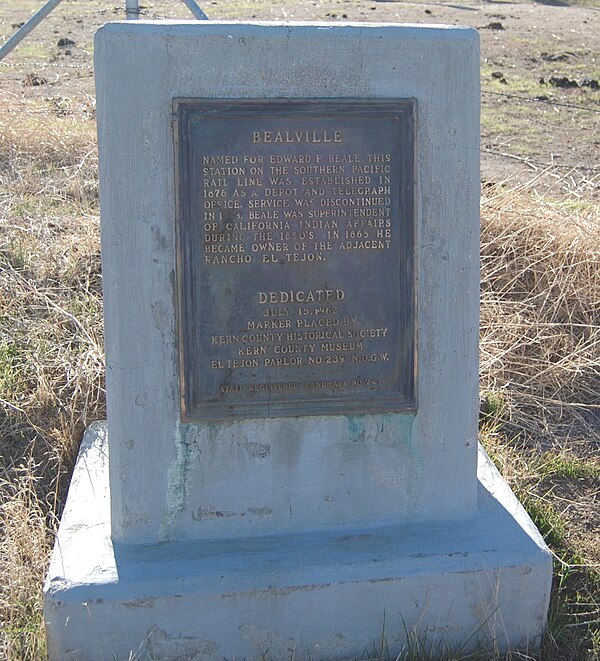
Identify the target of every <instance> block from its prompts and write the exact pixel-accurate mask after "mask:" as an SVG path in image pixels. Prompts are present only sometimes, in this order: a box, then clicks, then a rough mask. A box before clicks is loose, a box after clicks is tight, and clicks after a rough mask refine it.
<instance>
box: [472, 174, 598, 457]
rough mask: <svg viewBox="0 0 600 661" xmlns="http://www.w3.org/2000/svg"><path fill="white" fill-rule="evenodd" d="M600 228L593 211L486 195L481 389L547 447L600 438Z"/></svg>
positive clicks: (493, 191)
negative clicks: (489, 394) (490, 393)
mask: <svg viewBox="0 0 600 661" xmlns="http://www.w3.org/2000/svg"><path fill="white" fill-rule="evenodd" d="M599 227H600V215H599V210H598V207H597V206H595V205H591V204H590V205H584V204H580V205H579V208H578V207H577V206H575V208H565V207H564V206H561V205H559V204H557V203H553V202H551V201H547V200H544V199H537V200H533V199H532V198H531V197H529V196H527V195H524V194H523V193H522V192H519V191H518V190H517V191H514V190H510V189H509V190H506V189H504V188H502V187H495V186H491V187H488V188H487V189H485V190H484V195H483V198H482V283H481V297H482V300H481V387H482V390H483V391H484V392H486V391H487V392H492V393H495V396H496V397H500V398H501V399H503V400H506V404H507V406H506V412H507V416H506V420H505V424H506V425H511V424H512V426H513V428H514V431H515V433H526V434H527V435H528V436H529V437H530V438H532V439H535V441H534V442H535V443H536V444H537V445H539V446H541V447H542V448H544V449H549V448H554V449H556V446H557V444H559V445H560V444H563V443H564V442H572V441H574V440H575V441H576V440H578V439H585V441H586V444H588V446H589V449H590V455H591V454H592V453H593V452H594V451H595V450H597V449H598V443H599V441H600V364H599V362H598V356H599V355H600V233H599Z"/></svg>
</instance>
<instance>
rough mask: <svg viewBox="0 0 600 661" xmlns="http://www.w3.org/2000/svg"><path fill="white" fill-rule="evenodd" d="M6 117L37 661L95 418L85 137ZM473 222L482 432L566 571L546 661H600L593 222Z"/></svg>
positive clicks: (6, 285)
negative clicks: (56, 545) (52, 562)
mask: <svg viewBox="0 0 600 661" xmlns="http://www.w3.org/2000/svg"><path fill="white" fill-rule="evenodd" d="M0 103H2V104H3V107H0V117H1V118H2V119H1V122H2V123H1V124H0V184H1V186H0V190H1V191H2V192H1V193H0V434H1V438H2V444H1V446H0V657H2V658H8V659H41V658H43V657H44V640H43V629H42V623H41V608H40V607H41V587H42V582H43V577H44V573H45V570H46V566H47V561H48V557H49V553H50V550H51V546H52V541H53V535H54V532H55V530H56V526H57V520H58V516H59V514H60V512H61V509H62V506H63V504H64V498H65V490H66V486H67V484H68V478H69V475H70V471H71V469H72V465H73V462H74V459H75V455H76V451H77V446H78V442H79V439H80V437H81V434H82V431H83V429H84V427H85V426H86V425H88V424H89V423H90V422H91V421H92V420H94V419H97V418H99V417H102V416H103V415H104V403H103V402H104V395H103V352H102V326H101V322H102V312H101V292H100V284H101V275H100V263H99V245H98V222H99V220H98V210H97V179H96V165H97V163H96V152H95V133H94V123H93V121H92V113H91V112H90V111H89V108H88V109H85V108H83V109H82V110H81V111H80V112H77V113H70V114H68V115H67V116H63V115H61V114H60V113H56V112H52V111H51V110H50V112H47V111H42V112H39V111H38V110H39V107H38V106H35V107H34V108H30V107H26V108H25V111H26V112H25V113H23V110H24V107H23V105H22V104H20V102H19V100H18V99H16V98H12V97H8V96H6V95H5V96H4V101H0ZM28 108H29V109H28ZM42 110H43V109H42ZM482 216H483V218H482V271H483V274H482V327H481V381H482V393H483V415H482V428H483V435H484V437H485V440H486V443H487V446H488V448H489V449H490V450H491V451H492V453H493V455H494V458H495V459H496V460H497V462H498V463H499V464H500V465H501V467H502V468H503V471H504V473H505V475H506V476H507V478H508V479H509V481H510V482H511V484H512V486H513V488H515V490H516V491H517V492H518V493H519V495H520V496H521V497H522V498H523V499H524V500H526V501H528V505H529V506H530V511H532V513H533V514H534V516H537V517H538V518H537V521H538V523H539V524H540V525H541V526H542V528H544V526H546V527H548V529H547V530H545V533H546V537H547V539H549V541H550V542H551V543H553V545H554V548H555V551H556V552H557V554H560V555H561V557H562V558H563V561H565V560H566V562H567V563H568V564H569V567H568V569H565V571H562V570H559V571H557V586H556V590H555V601H554V605H553V616H552V617H553V620H552V621H553V622H554V623H556V626H553V627H552V628H551V629H550V632H549V635H548V637H547V640H546V642H545V647H544V652H543V656H542V657H539V658H543V659H563V658H564V659H576V658H577V659H590V660H591V659H594V658H600V635H599V634H598V632H599V631H600V627H598V625H597V623H596V624H594V620H600V616H599V615H598V603H599V602H600V595H599V593H598V586H599V585H600V581H599V580H598V578H597V576H595V575H594V574H593V570H592V568H591V567H590V564H591V563H592V562H600V551H599V543H598V535H597V533H596V532H595V530H597V528H596V529H594V527H593V525H592V524H593V523H594V522H597V523H600V519H599V516H600V514H599V513H600V502H599V500H598V489H599V488H600V481H599V480H598V476H599V475H600V467H598V465H597V464H595V463H594V460H593V459H592V458H593V456H594V453H596V452H597V450H598V446H599V443H600V424H599V422H600V409H599V407H600V368H599V365H598V354H599V351H598V349H599V347H600V323H599V322H600V319H599V315H600V268H599V264H600V245H599V232H598V224H599V217H598V209H597V207H594V206H592V205H585V204H581V203H580V204H578V205H574V206H565V205H564V204H558V203H555V202H552V201H548V200H544V199H535V198H533V197H532V196H531V195H530V194H529V192H528V191H524V190H510V189H509V188H507V187H497V186H496V187H486V188H485V190H484V196H483V200H482ZM544 507H545V508H546V509H544ZM536 508H537V509H536ZM583 511H585V512H586V513H587V517H588V518H587V522H588V523H590V526H589V527H588V528H586V526H585V525H582V521H583V520H584V519H585V517H583V516H582V512H583ZM553 514H555V515H556V518H555V519H553V518H552V515H553ZM538 515H539V516H538ZM561 526H562V528H561ZM559 528H561V529H560V530H559ZM553 535H554V536H553ZM577 559H579V560H580V561H581V563H583V564H585V565H586V567H585V571H583V570H581V569H580V568H579V569H578V568H576V567H572V565H573V564H575V563H576V560H577ZM561 567H562V565H561ZM565 567H567V565H565ZM569 581H571V582H569ZM561 600H562V601H561ZM569 600H570V602H569V604H570V605H567V606H565V603H567V601H569ZM586 600H587V601H586ZM586 603H587V604H588V605H587V606H585V608H584V606H583V604H586ZM594 641H595V642H594ZM573 655H575V656H573ZM594 655H595V656H594ZM515 658H516V657H515ZM519 658H523V657H519ZM530 658H533V657H530Z"/></svg>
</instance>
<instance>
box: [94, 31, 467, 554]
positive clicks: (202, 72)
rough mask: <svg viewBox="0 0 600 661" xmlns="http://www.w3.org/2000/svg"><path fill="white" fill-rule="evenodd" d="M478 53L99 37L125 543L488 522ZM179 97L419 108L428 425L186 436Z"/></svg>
mask: <svg viewBox="0 0 600 661" xmlns="http://www.w3.org/2000/svg"><path fill="white" fill-rule="evenodd" d="M478 46H479V41H478V35H477V33H476V32H475V31H474V30H471V29H463V28H444V27H439V26H438V27H433V26H429V27H415V26H399V25H392V24H378V25H374V24H334V23H323V24H271V25H268V24H262V23H253V24H241V23H218V22H213V21H206V22H201V23H198V22H194V23H186V24H181V23H169V22H166V21H161V22H159V23H152V22H144V21H135V22H130V23H115V24H108V25H106V26H105V27H103V28H102V29H101V30H100V31H99V33H98V35H97V39H96V45H95V70H96V77H97V115H98V131H99V154H100V182H101V183H100V198H101V199H100V202H101V213H102V252H103V280H104V306H105V307H104V309H105V327H106V355H107V364H106V366H107V400H108V425H109V431H110V438H111V459H110V472H111V497H112V523H113V538H114V539H115V540H117V541H123V542H132V543H138V542H153V541H166V540H170V541H176V540H183V539H199V538H207V537H226V536H236V535H242V536H250V535H263V534H272V533H276V532H284V531H288V532H290V533H298V532H301V531H305V530H307V529H311V530H328V529H331V528H332V527H335V526H364V525H370V524H375V523H377V522H378V523H380V524H382V525H384V524H389V523H400V522H405V521H424V520H438V521H440V520H449V519H460V518H464V517H467V516H469V515H471V514H472V513H473V512H474V511H475V508H476V502H477V480H476V460H477V441H476V438H477V410H478V368H477V365H478V360H477V355H478V347H477V341H478V292H479V259H478V241H479V223H478V218H479V215H478V214H479V151H478V149H479V48H478ZM174 97H183V98H185V97H196V98H203V97H204V98H250V99H252V98H255V99H265V98H281V97H287V98H344V97H346V98H357V99H369V98H390V99H394V98H413V99H416V106H417V109H416V163H417V173H416V208H417V229H416V253H417V255H416V263H417V268H416V272H417V278H416V279H417V303H416V327H417V328H418V338H417V354H418V373H417V383H416V392H417V406H418V411H417V413H416V415H412V414H390V415H384V416H380V415H362V416H349V417H343V416H320V417H311V416H305V417H298V418H287V419H285V418H279V419H255V420H240V421H237V422H235V423H227V424H217V423H210V424H206V425H203V426H199V425H182V424H181V423H180V410H179V380H178V378H179V377H178V353H177V338H176V324H175V306H174V301H175V300H176V283H175V280H176V279H175V246H176V244H175V220H174V219H175V190H176V185H175V181H174V174H173V168H172V167H171V164H172V163H173V162H174V148H173V135H172V126H171V123H172V114H171V113H172V99H173V98H174ZM224 467H226V468H224ZM442 467H443V479H440V471H441V470H442ZM219 513H220V514H219Z"/></svg>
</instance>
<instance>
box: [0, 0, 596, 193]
mask: <svg viewBox="0 0 600 661" xmlns="http://www.w3.org/2000/svg"><path fill="white" fill-rule="evenodd" d="M40 4H41V3H40V2H38V0H22V1H20V2H16V3H2V6H0V39H6V38H8V36H10V35H11V34H12V33H13V32H14V31H15V29H16V27H18V24H19V23H20V22H22V21H25V20H27V19H28V18H29V16H31V15H32V14H33V13H34V11H35V10H37V9H38V8H39V6H40ZM124 4H125V3H124V2H123V3H119V4H115V2H114V1H113V2H111V3H109V2H106V1H105V0H98V1H94V0H66V1H65V2H64V3H63V4H61V5H59V6H58V8H57V9H55V10H54V12H53V13H52V14H51V15H50V16H49V17H48V18H47V19H46V20H44V21H43V22H42V23H41V25H40V26H38V28H36V30H35V31H34V32H33V33H32V34H31V35H29V36H28V37H27V38H26V39H25V41H24V42H22V44H21V45H20V46H19V47H18V48H17V50H16V51H13V53H11V54H10V55H9V56H8V57H7V58H5V60H4V61H3V62H2V63H1V64H0V93H1V94H2V96H4V97H5V98H6V97H9V98H10V99H11V102H12V103H13V104H15V105H20V104H24V105H26V106H29V107H31V105H32V104H34V105H38V106H39V107H41V108H43V107H46V108H47V107H48V106H49V107H50V108H51V109H52V110H53V111H54V112H56V113H57V114H63V115H73V116H75V117H86V116H88V117H89V116H90V115H92V116H93V112H90V111H93V95H94V87H93V73H92V52H93V34H94V32H95V30H96V29H97V28H98V27H99V26H100V25H102V24H103V23H104V22H106V21H110V20H119V19H123V18H124V9H123V6H124ZM200 4H201V6H202V8H203V9H204V11H205V12H206V13H207V15H208V16H209V18H211V19H214V20H219V19H256V20H290V21H304V20H323V21H360V22H364V21H370V22H400V23H415V24H425V23H435V24H449V25H468V26H472V27H475V28H477V29H478V30H479V31H480V35H481V71H482V77H481V87H482V132H481V157H482V159H481V162H482V178H483V180H484V181H494V182H498V181H505V180H508V181H510V182H512V183H514V184H519V183H521V184H525V183H530V182H532V185H533V188H534V189H535V190H538V191H540V192H544V193H550V194H552V195H556V196H564V195H565V193H567V194H568V195H569V196H570V197H573V198H575V199H583V198H587V197H589V196H590V195H591V196H592V197H597V196H598V182H599V178H600V133H599V131H598V127H599V124H600V28H599V27H598V26H599V24H600V6H598V5H593V4H590V3H587V4H571V3H568V2H565V1H563V0H548V1H547V2H545V3H535V2H508V1H503V0H499V1H494V0H491V1H487V2H480V1H472V0H464V2H456V3H450V2H443V3H434V2H406V1H398V2H396V1H377V0H307V1H306V2H298V0H282V1H281V2H267V1H266V0H211V1H210V2H207V3H200ZM190 17H191V15H190V14H189V12H188V10H187V8H186V7H185V5H184V4H183V2H178V1H177V0H161V1H157V2H149V3H147V5H146V6H143V8H142V18H183V19H188V18H190Z"/></svg>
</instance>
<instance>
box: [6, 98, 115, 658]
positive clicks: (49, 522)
mask: <svg viewBox="0 0 600 661" xmlns="http://www.w3.org/2000/svg"><path fill="white" fill-rule="evenodd" d="M38 110H39V109H38V108H35V109H31V108H29V107H27V106H24V105H23V104H22V103H20V102H19V100H18V99H17V98H15V97H6V96H5V97H3V98H2V100H0V118H1V119H0V122H1V124H0V191H1V192H0V438H1V444H0V657H2V658H9V659H29V658H32V659H33V658H43V655H44V652H43V650H44V645H45V644H44V637H43V627H42V623H41V586H42V583H43V578H44V573H45V571H46V568H47V562H48V559H49V553H50V550H51V547H52V543H53V535H54V532H55V530H56V528H57V514H58V513H59V512H60V511H61V508H62V504H63V502H64V497H65V493H66V488H67V486H68V478H69V475H70V472H71V470H72V466H73V462H74V459H75V456H76V453H77V447H78V443H79V440H80V438H81V434H82V431H83V429H84V427H85V426H86V425H88V424H89V423H90V422H91V421H92V420H94V419H97V418H98V417H102V415H103V406H104V405H103V401H104V393H103V350H102V320H101V317H102V307H101V275H100V260H99V239H98V225H99V218H98V211H97V175H96V171H97V162H96V160H97V159H96V149H95V126H94V122H93V121H92V119H93V118H86V117H85V116H84V115H82V116H78V117H57V116H53V115H52V114H51V113H48V112H44V111H43V110H44V109H42V111H41V112H38Z"/></svg>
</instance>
